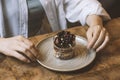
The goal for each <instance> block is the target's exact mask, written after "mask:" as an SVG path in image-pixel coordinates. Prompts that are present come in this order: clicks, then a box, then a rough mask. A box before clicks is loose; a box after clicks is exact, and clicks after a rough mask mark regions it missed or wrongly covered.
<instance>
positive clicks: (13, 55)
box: [7, 50, 30, 63]
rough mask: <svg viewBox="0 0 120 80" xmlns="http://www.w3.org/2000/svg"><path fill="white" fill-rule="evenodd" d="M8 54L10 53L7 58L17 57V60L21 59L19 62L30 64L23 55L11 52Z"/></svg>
mask: <svg viewBox="0 0 120 80" xmlns="http://www.w3.org/2000/svg"><path fill="white" fill-rule="evenodd" d="M7 52H9V53H8V55H7V56H11V57H15V58H17V59H19V60H21V61H23V62H27V63H29V62H30V60H29V59H27V58H26V57H24V56H23V55H21V54H19V53H18V52H16V51H12V50H9V51H7Z"/></svg>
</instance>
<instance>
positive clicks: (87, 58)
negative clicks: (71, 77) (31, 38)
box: [36, 35, 96, 71]
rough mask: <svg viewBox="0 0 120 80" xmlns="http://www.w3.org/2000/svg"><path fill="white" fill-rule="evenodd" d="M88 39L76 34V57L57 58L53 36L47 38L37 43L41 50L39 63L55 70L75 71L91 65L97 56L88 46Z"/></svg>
mask: <svg viewBox="0 0 120 80" xmlns="http://www.w3.org/2000/svg"><path fill="white" fill-rule="evenodd" d="M86 45H87V40H86V39H85V38H83V37H81V36H77V35H76V46H75V57H73V58H71V59H68V60H61V59H59V58H56V57H55V55H54V53H55V50H54V48H53V37H49V38H46V39H44V40H42V41H40V42H39V43H38V44H37V46H36V47H37V48H38V50H39V52H40V54H39V58H38V59H39V63H40V64H41V65H42V66H44V67H46V68H48V69H51V70H55V71H74V70H78V69H81V68H83V67H85V66H87V65H89V64H90V63H91V62H92V61H93V60H94V59H95V56H96V53H95V51H94V50H92V49H90V50H88V49H87V48H86Z"/></svg>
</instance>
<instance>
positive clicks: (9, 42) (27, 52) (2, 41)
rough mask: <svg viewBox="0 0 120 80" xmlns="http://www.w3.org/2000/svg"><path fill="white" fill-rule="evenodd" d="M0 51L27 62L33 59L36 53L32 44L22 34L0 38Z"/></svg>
mask: <svg viewBox="0 0 120 80" xmlns="http://www.w3.org/2000/svg"><path fill="white" fill-rule="evenodd" d="M0 52H1V53H3V54H5V55H7V56H12V57H15V58H17V59H19V60H21V61H24V62H28V63H29V62H30V61H34V60H35V58H36V56H37V53H38V51H37V49H36V48H35V46H34V44H33V43H32V42H31V41H30V40H28V39H27V38H24V37H23V36H16V37H11V38H0Z"/></svg>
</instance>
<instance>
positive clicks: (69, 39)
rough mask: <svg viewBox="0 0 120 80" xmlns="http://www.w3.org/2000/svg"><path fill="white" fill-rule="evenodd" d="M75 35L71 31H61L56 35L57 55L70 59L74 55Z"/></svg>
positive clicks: (55, 46)
mask: <svg viewBox="0 0 120 80" xmlns="http://www.w3.org/2000/svg"><path fill="white" fill-rule="evenodd" d="M74 46H75V35H74V34H71V33H70V32H69V31H61V32H58V33H57V34H56V36H55V37H54V49H55V51H56V53H55V56H56V57H58V58H60V59H70V58H72V57H73V56H74Z"/></svg>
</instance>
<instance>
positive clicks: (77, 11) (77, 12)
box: [64, 0, 110, 25]
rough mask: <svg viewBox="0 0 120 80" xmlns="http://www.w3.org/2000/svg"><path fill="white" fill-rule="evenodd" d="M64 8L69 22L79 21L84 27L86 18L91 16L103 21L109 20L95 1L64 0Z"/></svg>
mask: <svg viewBox="0 0 120 80" xmlns="http://www.w3.org/2000/svg"><path fill="white" fill-rule="evenodd" d="M64 6H65V8H64V10H65V14H66V18H67V19H68V21H69V22H77V21H80V23H81V24H82V25H85V24H86V18H87V16H88V15H92V14H96V15H99V16H101V17H102V19H103V20H109V19H110V16H109V15H108V13H107V12H106V11H105V10H104V9H103V7H102V5H101V4H100V3H99V2H98V1H97V0H65V3H64Z"/></svg>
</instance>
